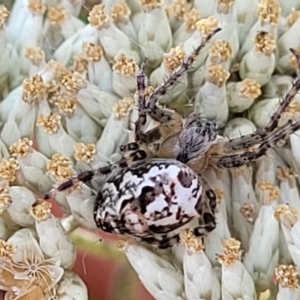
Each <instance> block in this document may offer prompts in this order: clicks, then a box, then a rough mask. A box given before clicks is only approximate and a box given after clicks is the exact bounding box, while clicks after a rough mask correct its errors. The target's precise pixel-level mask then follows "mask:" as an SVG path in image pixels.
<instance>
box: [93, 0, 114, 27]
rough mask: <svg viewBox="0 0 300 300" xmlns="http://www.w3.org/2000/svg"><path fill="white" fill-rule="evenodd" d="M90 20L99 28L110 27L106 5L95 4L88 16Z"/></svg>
mask: <svg viewBox="0 0 300 300" xmlns="http://www.w3.org/2000/svg"><path fill="white" fill-rule="evenodd" d="M88 21H89V22H90V24H91V26H93V27H95V28H97V29H99V30H100V29H104V28H107V27H109V22H110V17H109V15H108V14H106V13H105V5H104V4H98V5H94V6H93V9H92V10H91V12H90V14H89V16H88Z"/></svg>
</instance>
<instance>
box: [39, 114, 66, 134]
mask: <svg viewBox="0 0 300 300" xmlns="http://www.w3.org/2000/svg"><path fill="white" fill-rule="evenodd" d="M60 120H61V116H60V115H59V114H57V113H50V115H48V116H47V115H44V114H41V115H40V117H39V118H38V120H37V122H36V125H37V126H42V127H44V129H45V131H46V132H47V133H48V134H54V133H57V132H58V130H59V128H60V123H61V122H60Z"/></svg>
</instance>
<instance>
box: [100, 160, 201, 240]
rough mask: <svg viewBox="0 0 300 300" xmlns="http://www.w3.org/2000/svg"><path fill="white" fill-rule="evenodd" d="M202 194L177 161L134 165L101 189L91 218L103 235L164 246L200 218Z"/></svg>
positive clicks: (195, 180)
mask: <svg viewBox="0 0 300 300" xmlns="http://www.w3.org/2000/svg"><path fill="white" fill-rule="evenodd" d="M202 194H203V187H202V185H201V182H200V180H199V178H198V176H197V175H196V174H195V173H194V172H193V171H192V170H191V169H190V168H189V167H188V166H186V165H185V164H183V163H181V162H179V161H176V160H173V159H151V160H148V161H142V162H136V163H133V164H132V165H130V166H129V167H127V168H124V169H121V170H120V171H119V172H118V173H116V174H113V175H112V176H110V177H109V179H108V180H107V182H106V183H105V184H104V185H103V186H102V188H101V189H100V191H99V193H98V196H97V199H96V203H95V211H94V218H95V222H96V224H97V226H98V227H99V228H101V229H103V230H104V231H106V232H110V233H115V234H121V235H128V236H134V237H138V238H141V239H142V240H146V241H148V242H151V241H152V239H153V243H156V242H155V241H157V240H160V239H161V240H164V241H166V242H167V240H168V239H170V238H172V237H174V236H175V235H178V232H179V231H178V230H177V229H180V228H181V227H183V226H184V225H185V224H187V223H188V222H190V221H191V220H193V219H195V218H199V217H200V216H201V215H202V206H203V203H202V202H203V201H202Z"/></svg>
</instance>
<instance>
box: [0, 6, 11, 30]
mask: <svg viewBox="0 0 300 300" xmlns="http://www.w3.org/2000/svg"><path fill="white" fill-rule="evenodd" d="M9 15H10V12H9V11H8V9H7V8H6V7H5V6H4V5H0V29H3V27H4V24H5V21H6V20H7V19H8V17H9Z"/></svg>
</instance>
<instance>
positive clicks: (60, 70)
mask: <svg viewBox="0 0 300 300" xmlns="http://www.w3.org/2000/svg"><path fill="white" fill-rule="evenodd" d="M47 66H49V68H50V69H53V71H54V73H55V75H56V76H57V77H58V76H59V75H60V74H64V73H65V72H67V69H66V67H65V66H64V65H63V64H62V63H60V62H58V61H55V60H52V59H51V60H50V61H49V62H48V63H47Z"/></svg>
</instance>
